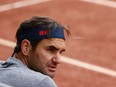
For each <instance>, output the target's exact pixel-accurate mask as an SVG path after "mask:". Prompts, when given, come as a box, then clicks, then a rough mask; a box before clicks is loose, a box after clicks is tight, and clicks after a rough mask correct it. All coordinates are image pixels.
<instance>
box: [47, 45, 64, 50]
mask: <svg viewBox="0 0 116 87" xmlns="http://www.w3.org/2000/svg"><path fill="white" fill-rule="evenodd" d="M48 47H49V48H52V49H54V50H59V49H58V48H57V47H55V46H48ZM62 51H65V49H62Z"/></svg>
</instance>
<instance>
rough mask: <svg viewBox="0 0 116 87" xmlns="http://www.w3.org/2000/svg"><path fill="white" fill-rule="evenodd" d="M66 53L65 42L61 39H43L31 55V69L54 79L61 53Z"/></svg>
mask: <svg viewBox="0 0 116 87" xmlns="http://www.w3.org/2000/svg"><path fill="white" fill-rule="evenodd" d="M63 51H65V41H64V40H63V39H59V38H52V39H43V40H42V41H40V42H39V43H38V45H37V48H36V49H35V51H33V50H32V51H31V52H30V54H29V61H28V62H29V67H30V68H31V69H33V70H35V71H37V72H41V73H43V74H45V75H48V76H50V77H51V78H53V77H54V75H55V71H56V70H57V65H58V64H60V62H61V53H62V52H63Z"/></svg>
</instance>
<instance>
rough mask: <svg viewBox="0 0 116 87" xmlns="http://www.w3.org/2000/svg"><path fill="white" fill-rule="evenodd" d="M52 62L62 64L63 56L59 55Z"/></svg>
mask: <svg viewBox="0 0 116 87" xmlns="http://www.w3.org/2000/svg"><path fill="white" fill-rule="evenodd" d="M52 61H53V62H54V63H56V64H60V63H61V55H59V54H57V55H55V56H54V57H53V58H52Z"/></svg>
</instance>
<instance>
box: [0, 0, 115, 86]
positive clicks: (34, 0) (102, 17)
mask: <svg viewBox="0 0 116 87" xmlns="http://www.w3.org/2000/svg"><path fill="white" fill-rule="evenodd" d="M33 16H48V17H50V18H52V19H54V20H57V21H58V22H60V23H61V24H62V25H64V26H69V27H70V31H71V32H72V34H73V35H74V36H76V37H78V38H75V39H74V38H67V41H66V44H67V51H66V53H65V54H64V56H65V57H66V58H68V59H69V60H68V61H66V59H63V62H62V64H60V66H59V67H58V70H57V73H56V77H55V78H54V80H55V82H56V84H57V85H58V86H59V87H116V1H115V0H0V21H1V22H0V60H6V59H8V58H9V57H10V56H11V54H12V52H13V48H14V43H15V42H16V40H15V33H16V31H17V28H18V27H19V25H20V23H21V22H22V21H24V20H26V19H29V18H31V17H33ZM6 40H7V41H11V42H5V41H6ZM70 59H72V60H70ZM84 64H85V65H84ZM87 65H88V66H87Z"/></svg>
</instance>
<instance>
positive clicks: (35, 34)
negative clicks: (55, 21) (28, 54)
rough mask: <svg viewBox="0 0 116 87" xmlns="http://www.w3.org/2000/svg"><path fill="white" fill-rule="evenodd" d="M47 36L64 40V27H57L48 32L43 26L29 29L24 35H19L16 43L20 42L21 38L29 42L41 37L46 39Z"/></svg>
mask: <svg viewBox="0 0 116 87" xmlns="http://www.w3.org/2000/svg"><path fill="white" fill-rule="evenodd" d="M49 37H50V38H61V39H64V40H65V37H64V29H63V28H62V27H57V28H55V29H53V30H52V31H50V32H48V30H47V29H45V28H35V29H30V30H29V31H27V32H26V33H25V34H24V35H21V36H19V38H18V40H17V44H20V43H21V42H22V40H23V39H28V40H29V41H30V42H31V41H39V40H42V39H47V38H49Z"/></svg>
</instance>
